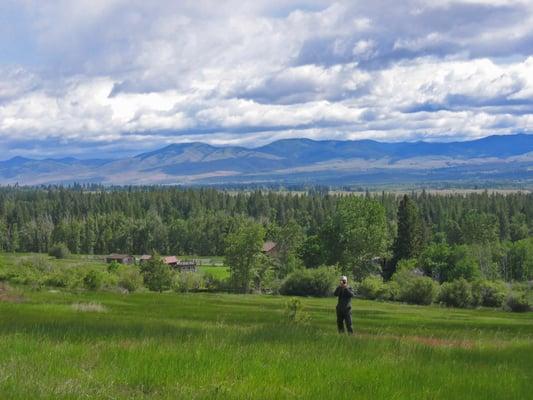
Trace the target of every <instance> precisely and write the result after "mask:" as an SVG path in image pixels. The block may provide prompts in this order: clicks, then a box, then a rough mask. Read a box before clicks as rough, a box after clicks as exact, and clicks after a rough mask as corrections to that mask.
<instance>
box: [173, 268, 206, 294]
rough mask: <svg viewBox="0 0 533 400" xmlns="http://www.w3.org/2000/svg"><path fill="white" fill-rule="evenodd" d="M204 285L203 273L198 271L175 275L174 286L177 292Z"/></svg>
mask: <svg viewBox="0 0 533 400" xmlns="http://www.w3.org/2000/svg"><path fill="white" fill-rule="evenodd" d="M203 287H204V279H203V276H202V274H200V273H197V272H180V273H179V274H176V276H175V277H174V282H173V284H172V288H173V289H174V290H175V291H176V292H189V291H192V290H199V289H202V288H203Z"/></svg>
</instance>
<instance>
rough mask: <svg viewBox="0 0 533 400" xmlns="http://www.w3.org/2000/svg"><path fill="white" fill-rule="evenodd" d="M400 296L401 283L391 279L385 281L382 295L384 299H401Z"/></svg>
mask: <svg viewBox="0 0 533 400" xmlns="http://www.w3.org/2000/svg"><path fill="white" fill-rule="evenodd" d="M399 298H400V285H399V284H398V282H396V281H389V282H387V283H385V285H384V287H383V293H382V295H381V299H382V300H390V301H394V300H399Z"/></svg>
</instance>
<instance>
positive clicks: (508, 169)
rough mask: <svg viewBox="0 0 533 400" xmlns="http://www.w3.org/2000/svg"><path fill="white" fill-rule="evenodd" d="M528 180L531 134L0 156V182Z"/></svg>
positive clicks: (531, 175)
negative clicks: (108, 155)
mask: <svg viewBox="0 0 533 400" xmlns="http://www.w3.org/2000/svg"><path fill="white" fill-rule="evenodd" d="M495 180H498V181H510V180H511V181H524V180H533V135H525V134H518V135H509V136H489V137H486V138H483V139H479V140H473V141H467V142H451V143H429V142H398V143H383V142H377V141H373V140H356V141H339V140H324V141H315V140H310V139H286V140H279V141H276V142H273V143H270V144H268V145H266V146H261V147H257V148H254V149H249V148H245V147H238V146H231V147H218V146H211V145H208V144H205V143H183V144H173V145H170V146H166V147H164V148H162V149H159V150H156V151H151V152H147V153H141V154H139V155H137V156H134V157H128V158H123V159H119V160H99V159H95V160H78V159H76V158H72V157H65V158H60V159H43V160H34V159H29V158H24V157H14V158H12V159H10V160H6V161H0V184H4V185H5V184H15V183H18V184H23V185H37V184H69V183H74V182H79V183H91V182H94V183H103V184H114V185H123V184H124V185H125V184H229V183H276V182H278V183H279V182H284V183H310V184H312V183H320V184H333V185H339V184H342V185H346V184H358V183H360V184H364V185H369V184H387V183H396V184H397V183H402V182H404V183H424V182H435V181H450V182H456V181H468V182H471V183H473V184H476V183H481V182H487V181H495Z"/></svg>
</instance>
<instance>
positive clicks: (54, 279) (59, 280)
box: [44, 271, 71, 288]
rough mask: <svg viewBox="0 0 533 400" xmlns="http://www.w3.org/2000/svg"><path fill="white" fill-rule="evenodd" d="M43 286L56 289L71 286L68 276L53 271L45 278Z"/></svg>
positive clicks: (62, 272) (61, 272)
mask: <svg viewBox="0 0 533 400" xmlns="http://www.w3.org/2000/svg"><path fill="white" fill-rule="evenodd" d="M44 285H45V286H53V287H58V288H66V287H69V286H71V281H70V279H69V274H68V273H65V272H64V271H53V272H51V273H50V274H48V275H47V276H46V277H45V279H44Z"/></svg>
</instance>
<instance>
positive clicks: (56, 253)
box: [48, 243, 70, 258]
mask: <svg viewBox="0 0 533 400" xmlns="http://www.w3.org/2000/svg"><path fill="white" fill-rule="evenodd" d="M48 255H49V256H51V257H55V258H67V257H68V256H70V250H69V248H68V247H67V245H66V244H65V243H56V244H54V245H53V246H52V247H50V249H49V250H48Z"/></svg>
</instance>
